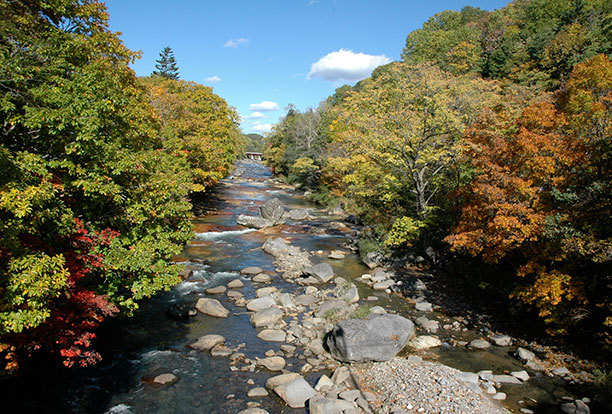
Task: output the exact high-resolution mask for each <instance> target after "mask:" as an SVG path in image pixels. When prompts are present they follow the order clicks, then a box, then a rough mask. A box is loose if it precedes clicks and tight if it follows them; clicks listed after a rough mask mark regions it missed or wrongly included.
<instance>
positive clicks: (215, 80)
mask: <svg viewBox="0 0 612 414" xmlns="http://www.w3.org/2000/svg"><path fill="white" fill-rule="evenodd" d="M204 80H205V81H206V82H209V83H215V82H221V78H220V77H218V76H217V75H213V76H210V77H208V78H206V79H204Z"/></svg>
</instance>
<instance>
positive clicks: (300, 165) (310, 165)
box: [289, 157, 321, 188]
mask: <svg viewBox="0 0 612 414" xmlns="http://www.w3.org/2000/svg"><path fill="white" fill-rule="evenodd" d="M320 171H321V169H320V168H319V166H318V165H316V164H315V163H314V161H313V160H312V158H308V157H304V158H298V159H297V160H295V162H294V163H293V164H292V165H291V168H290V169H289V173H290V174H291V176H290V177H292V178H293V180H295V181H297V182H299V183H302V184H304V185H305V186H306V187H308V188H314V187H316V185H317V183H318V181H319V174H320Z"/></svg>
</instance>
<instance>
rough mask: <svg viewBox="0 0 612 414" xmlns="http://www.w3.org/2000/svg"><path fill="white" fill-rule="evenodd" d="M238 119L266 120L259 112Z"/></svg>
mask: <svg viewBox="0 0 612 414" xmlns="http://www.w3.org/2000/svg"><path fill="white" fill-rule="evenodd" d="M240 117H241V118H242V119H260V118H266V116H265V115H264V114H262V113H261V112H253V113H252V114H251V115H241V116H240Z"/></svg>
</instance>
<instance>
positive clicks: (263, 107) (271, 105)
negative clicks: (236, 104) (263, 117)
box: [249, 101, 280, 112]
mask: <svg viewBox="0 0 612 414" xmlns="http://www.w3.org/2000/svg"><path fill="white" fill-rule="evenodd" d="M249 110H251V111H261V112H270V111H278V110H280V108H279V107H278V104H277V103H276V102H271V101H261V102H260V103H258V104H251V105H249Z"/></svg>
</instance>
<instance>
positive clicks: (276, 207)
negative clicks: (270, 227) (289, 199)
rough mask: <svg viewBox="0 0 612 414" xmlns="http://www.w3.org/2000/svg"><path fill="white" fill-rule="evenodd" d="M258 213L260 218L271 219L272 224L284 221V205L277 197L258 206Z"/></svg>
mask: <svg viewBox="0 0 612 414" xmlns="http://www.w3.org/2000/svg"><path fill="white" fill-rule="evenodd" d="M259 214H260V216H261V217H262V218H264V219H266V220H269V221H271V222H272V224H281V223H283V222H284V220H283V215H284V214H285V207H283V204H282V203H281V202H280V200H279V199H278V198H273V199H271V200H268V201H266V202H265V203H264V204H263V205H262V206H261V207H259Z"/></svg>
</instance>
